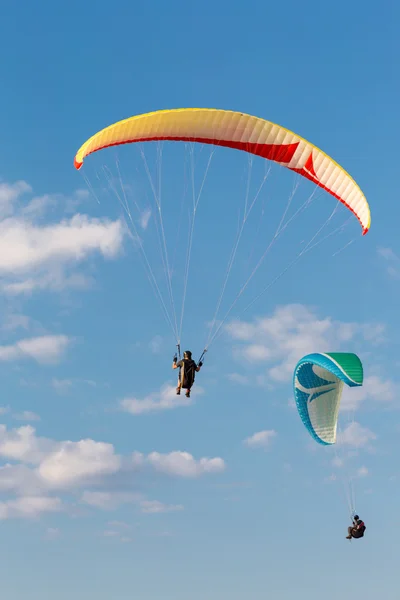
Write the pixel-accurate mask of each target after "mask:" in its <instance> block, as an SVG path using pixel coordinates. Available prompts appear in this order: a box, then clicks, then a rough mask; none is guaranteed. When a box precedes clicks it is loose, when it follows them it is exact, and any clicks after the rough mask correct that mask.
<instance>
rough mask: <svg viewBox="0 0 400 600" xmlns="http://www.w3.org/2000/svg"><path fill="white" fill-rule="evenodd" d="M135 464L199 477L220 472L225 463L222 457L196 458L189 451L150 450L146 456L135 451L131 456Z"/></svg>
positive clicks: (223, 468)
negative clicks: (166, 451)
mask: <svg viewBox="0 0 400 600" xmlns="http://www.w3.org/2000/svg"><path fill="white" fill-rule="evenodd" d="M132 461H133V464H134V465H135V466H139V467H140V466H143V465H146V464H147V465H150V466H152V467H153V468H154V469H156V471H159V472H161V473H166V474H168V475H177V476H179V477H199V476H200V475H204V474H206V473H221V472H222V471H224V470H225V468H226V465H225V462H224V460H223V459H222V458H219V457H216V458H200V459H199V460H196V459H195V458H194V457H193V456H192V455H191V454H189V452H181V451H175V452H170V453H169V454H160V453H159V452H151V453H150V454H148V455H147V456H144V455H143V454H141V453H139V452H135V453H134V454H133V456H132Z"/></svg>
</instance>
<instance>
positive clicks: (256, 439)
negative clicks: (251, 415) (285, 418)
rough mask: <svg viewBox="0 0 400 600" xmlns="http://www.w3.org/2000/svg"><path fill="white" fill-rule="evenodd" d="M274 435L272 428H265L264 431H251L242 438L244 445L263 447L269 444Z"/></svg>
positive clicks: (275, 434)
mask: <svg viewBox="0 0 400 600" xmlns="http://www.w3.org/2000/svg"><path fill="white" fill-rule="evenodd" d="M276 436H277V433H276V431H274V430H273V429H265V430H264V431H258V432H257V433H253V435H251V436H250V437H248V438H246V439H245V440H244V443H245V444H246V446H250V448H260V447H261V448H265V447H267V446H269V445H270V443H271V441H272V440H273V439H274V438H275V437H276Z"/></svg>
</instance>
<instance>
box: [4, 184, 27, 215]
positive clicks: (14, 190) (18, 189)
mask: <svg viewBox="0 0 400 600" xmlns="http://www.w3.org/2000/svg"><path fill="white" fill-rule="evenodd" d="M31 191H32V188H31V186H30V185H29V184H28V183H26V181H16V182H15V183H5V182H0V218H1V219H4V217H8V216H9V215H12V214H13V212H14V205H15V202H16V201H17V200H18V199H19V198H20V197H21V196H22V195H24V194H27V193H30V192H31Z"/></svg>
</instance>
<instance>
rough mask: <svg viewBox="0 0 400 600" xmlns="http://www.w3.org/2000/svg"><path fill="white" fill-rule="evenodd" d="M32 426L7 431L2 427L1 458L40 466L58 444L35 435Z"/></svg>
mask: <svg viewBox="0 0 400 600" xmlns="http://www.w3.org/2000/svg"><path fill="white" fill-rule="evenodd" d="M35 433H36V432H35V429H34V428H33V427H32V426H31V425H24V426H22V427H19V428H18V429H12V430H10V431H8V430H7V427H6V426H5V425H0V456H2V457H3V458H6V459H11V460H18V461H21V462H24V463H28V464H39V463H40V462H41V461H42V460H43V459H44V458H45V457H46V455H48V454H49V453H50V452H52V451H53V449H54V447H55V446H56V444H57V443H56V442H54V441H53V440H49V439H47V438H40V437H37V436H36V435H35Z"/></svg>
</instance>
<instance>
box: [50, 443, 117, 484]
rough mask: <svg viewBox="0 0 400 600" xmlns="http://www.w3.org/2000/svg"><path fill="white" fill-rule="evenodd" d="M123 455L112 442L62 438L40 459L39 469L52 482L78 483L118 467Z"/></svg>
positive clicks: (114, 471) (113, 471) (111, 471)
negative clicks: (115, 448) (118, 453)
mask: <svg viewBox="0 0 400 600" xmlns="http://www.w3.org/2000/svg"><path fill="white" fill-rule="evenodd" d="M120 466H121V458H120V457H119V456H118V455H116V454H115V452H114V447H113V445H112V444H106V443H104V442H95V441H94V440H90V439H88V440H81V441H80V442H70V441H67V442H61V443H59V444H58V446H57V448H56V449H55V451H54V452H52V453H50V454H49V455H48V456H46V458H45V459H44V460H43V461H42V462H41V464H40V467H39V473H40V475H41V477H42V478H43V479H44V480H45V481H47V482H48V483H49V484H50V485H51V486H57V487H63V486H65V485H67V486H71V485H75V484H79V483H80V482H81V481H83V480H87V479H88V478H91V477H98V476H101V475H109V474H111V473H116V472H117V471H119V469H120Z"/></svg>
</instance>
